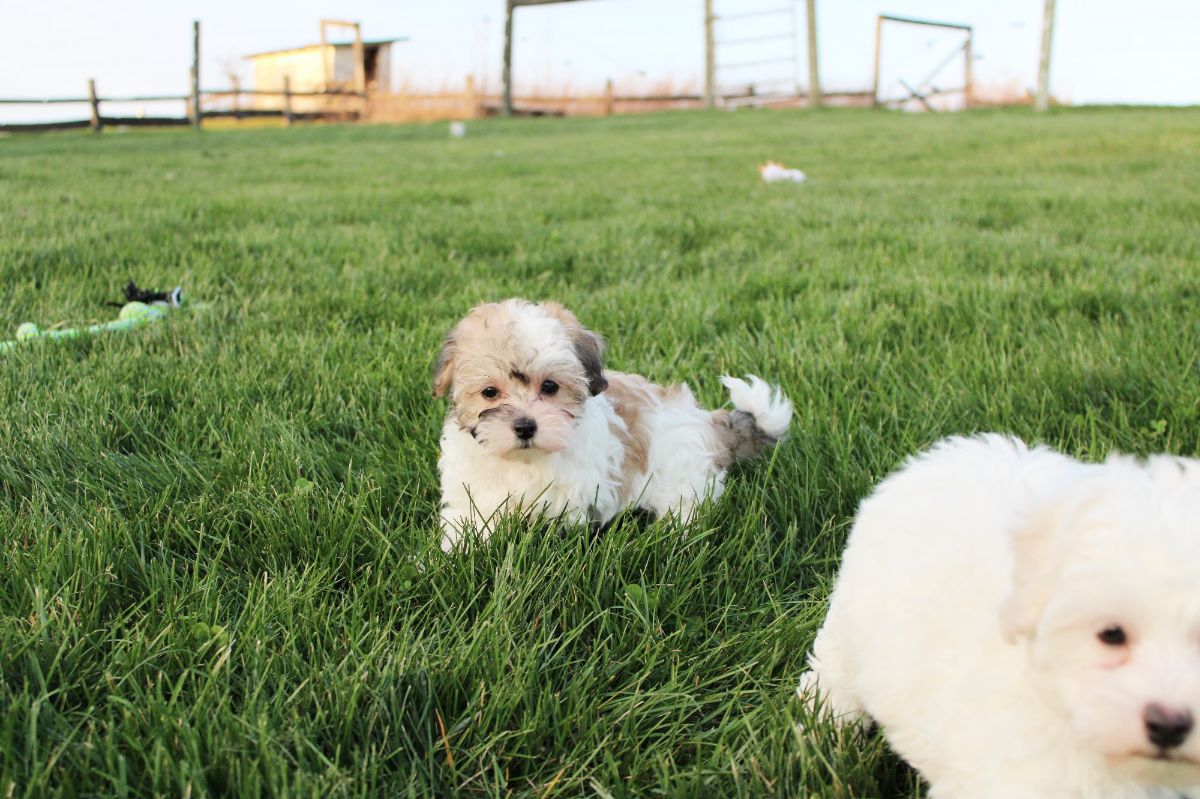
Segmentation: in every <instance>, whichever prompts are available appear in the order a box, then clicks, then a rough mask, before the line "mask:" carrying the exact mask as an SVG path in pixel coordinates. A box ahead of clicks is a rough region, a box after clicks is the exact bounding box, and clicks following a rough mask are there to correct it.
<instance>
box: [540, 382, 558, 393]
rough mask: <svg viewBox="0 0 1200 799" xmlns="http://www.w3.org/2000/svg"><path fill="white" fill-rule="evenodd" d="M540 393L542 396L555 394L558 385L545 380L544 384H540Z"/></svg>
mask: <svg viewBox="0 0 1200 799" xmlns="http://www.w3.org/2000/svg"><path fill="white" fill-rule="evenodd" d="M542 393H543V394H557V393H558V383H555V382H554V381H553V380H547V381H546V382H544V383H542Z"/></svg>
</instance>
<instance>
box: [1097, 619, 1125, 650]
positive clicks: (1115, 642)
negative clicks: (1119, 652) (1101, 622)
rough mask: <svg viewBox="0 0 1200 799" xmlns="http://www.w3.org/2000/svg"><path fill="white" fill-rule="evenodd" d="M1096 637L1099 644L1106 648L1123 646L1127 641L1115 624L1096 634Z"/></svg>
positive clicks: (1123, 632) (1121, 630)
mask: <svg viewBox="0 0 1200 799" xmlns="http://www.w3.org/2000/svg"><path fill="white" fill-rule="evenodd" d="M1096 637H1097V638H1099V639H1100V643H1102V644H1106V645H1108V646H1125V641H1126V640H1127V639H1126V636H1125V631H1124V630H1123V629H1121V628H1120V627H1118V626H1117V625H1115V624H1114V625H1113V626H1112V627H1105V628H1104V629H1103V630H1101V631H1100V632H1098V633H1096Z"/></svg>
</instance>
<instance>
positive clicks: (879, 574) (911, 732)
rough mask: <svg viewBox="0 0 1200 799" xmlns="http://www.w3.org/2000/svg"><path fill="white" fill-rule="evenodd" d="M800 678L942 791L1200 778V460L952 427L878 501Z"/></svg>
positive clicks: (1021, 792) (1158, 787)
mask: <svg viewBox="0 0 1200 799" xmlns="http://www.w3.org/2000/svg"><path fill="white" fill-rule="evenodd" d="M809 664H810V666H811V668H812V671H811V672H809V673H808V674H807V675H806V676H805V678H804V680H803V682H802V683H801V686H800V689H799V691H800V694H801V696H802V697H803V698H804V699H806V700H807V701H809V702H811V703H813V704H814V706H816V707H819V708H821V709H824V710H826V711H828V712H829V713H831V714H832V715H833V716H834V718H835V719H836V720H837V721H839V722H841V723H848V722H854V721H858V720H862V719H867V718H869V719H873V720H874V721H877V722H878V723H879V724H880V725H881V726H882V728H883V730H884V732H885V734H886V735H887V738H888V741H889V742H890V743H891V745H892V746H893V748H895V749H896V751H897V752H899V753H900V754H901V755H902V756H903V757H904V758H906V759H907V760H908V761H909V762H910V763H911V764H912V765H913V766H915V767H916V768H917V769H918V770H919V771H920V772H921V774H922V775H923V776H924V777H925V778H926V779H927V780H928V781H929V783H930V796H931V797H934V798H935V799H947V798H949V799H987V798H988V797H992V798H994V799H1018V798H1019V799H1117V798H1118V797H1120V798H1121V799H1133V798H1134V797H1138V798H1139V799H1146V798H1147V797H1163V798H1164V799H1165V797H1175V796H1178V794H1177V793H1176V792H1175V790H1174V789H1189V790H1195V789H1196V788H1197V787H1198V786H1200V733H1196V732H1194V731H1193V722H1194V718H1195V714H1196V713H1197V712H1200V461H1195V460H1187V459H1183V458H1175V457H1169V456H1157V457H1153V458H1150V459H1149V460H1147V461H1145V462H1139V461H1136V460H1134V459H1132V458H1127V457H1120V456H1114V457H1112V458H1110V459H1109V460H1108V461H1107V462H1105V463H1103V464H1084V463H1080V462H1078V461H1075V460H1072V459H1071V458H1068V457H1065V456H1063V455H1060V454H1058V453H1055V452H1052V451H1050V450H1048V449H1045V448H1036V449H1030V448H1028V447H1026V446H1025V445H1024V444H1023V443H1021V442H1020V441H1017V440H1015V439H1008V438H1002V437H1000V436H994V435H992V436H984V437H980V438H973V439H965V438H952V439H949V440H947V441H944V442H942V443H941V444H938V445H937V446H935V447H934V448H933V449H932V450H930V451H929V452H928V453H926V454H924V455H922V456H920V457H918V458H915V459H913V460H911V461H909V463H908V464H906V465H905V466H904V467H903V468H902V469H901V470H900V471H899V472H897V473H896V474H894V475H892V476H891V477H889V478H888V479H886V480H885V481H883V483H882V484H880V486H879V487H878V488H877V489H876V491H875V492H874V493H873V494H872V495H871V496H870V497H869V498H868V499H867V500H866V501H864V502H863V504H862V507H861V508H860V509H859V513H858V517H857V519H856V520H855V524H854V529H853V530H852V532H851V534H850V540H849V543H848V544H847V546H846V551H845V555H844V557H843V560H842V568H841V573H840V574H839V576H838V579H837V584H836V586H835V588H834V591H833V595H832V597H831V600H830V607H829V613H828V616H827V617H826V619H825V624H824V626H823V627H822V629H821V631H820V633H819V634H818V636H817V640H816V644H815V646H814V648H813V653H812V656H811V658H810V661H809Z"/></svg>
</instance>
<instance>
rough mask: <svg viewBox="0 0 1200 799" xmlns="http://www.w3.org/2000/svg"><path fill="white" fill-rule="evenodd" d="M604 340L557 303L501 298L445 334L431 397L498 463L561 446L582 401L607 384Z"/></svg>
mask: <svg viewBox="0 0 1200 799" xmlns="http://www.w3.org/2000/svg"><path fill="white" fill-rule="evenodd" d="M603 358H604V339H602V338H601V337H600V336H598V335H597V334H595V333H593V332H592V331H590V330H587V329H585V328H584V327H583V326H582V325H581V324H580V323H579V320H578V319H576V318H575V316H574V315H573V314H572V313H571V312H570V311H568V310H566V309H565V308H563V307H562V306H561V305H558V304H557V303H552V302H547V303H541V304H534V303H531V302H527V301H525V300H518V299H513V300H505V301H503V302H495V303H488V304H486V305H480V306H477V307H476V308H474V309H472V310H471V312H470V313H469V314H467V316H466V318H464V319H463V320H462V321H461V322H459V323H458V324H457V325H455V327H454V329H453V330H451V331H450V333H449V334H448V335H447V336H446V341H445V344H444V345H443V347H442V351H441V354H440V355H439V356H438V360H437V365H436V366H435V367H434V376H433V395H434V396H435V397H441V396H444V395H448V396H449V398H450V418H452V419H453V420H454V421H455V422H456V423H457V424H458V426H459V427H460V428H462V429H463V430H466V431H467V432H469V433H470V434H471V435H472V436H473V437H474V438H475V440H476V441H478V442H479V443H480V444H481V445H483V447H484V448H485V449H486V450H488V451H489V452H491V453H492V454H494V455H497V456H499V457H502V458H508V457H514V458H518V459H528V458H534V457H538V456H540V455H542V454H546V453H553V452H560V451H562V450H564V449H566V448H567V447H568V446H569V444H570V441H571V437H572V435H573V433H574V430H575V421H576V418H577V417H578V416H579V414H580V412H581V410H582V408H583V403H584V402H586V401H587V399H588V398H589V397H593V396H595V395H597V394H599V393H600V392H601V391H603V390H604V389H605V388H607V387H608V383H607V381H606V380H605V379H604V373H603V369H604V367H603Z"/></svg>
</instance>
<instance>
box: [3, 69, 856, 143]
mask: <svg viewBox="0 0 1200 799" xmlns="http://www.w3.org/2000/svg"><path fill="white" fill-rule="evenodd" d="M88 88H89V96H88V97H79V98H74V97H54V98H0V106H7V105H38V106H45V105H50V104H78V105H90V106H91V108H90V110H91V118H90V119H80V120H70V121H66V122H34V123H16V124H0V131H12V132H21V131H47V130H69V129H77V128H88V127H90V128H91V129H92V130H95V131H99V130H102V129H103V128H104V127H105V126H130V127H136V126H171V127H173V126H184V125H189V124H198V123H197V120H196V119H194V117H193V114H194V110H193V107H194V105H195V103H194V98H193V97H192V95H190V94H173V95H146V96H135V97H101V96H99V95H97V94H95V84H94V82H93V81H89V87H88ZM200 95H201V98H202V100H207V101H208V105H209V108H207V109H205V108H203V105H204V103H203V102H202V103H201V110H200V120H201V121H202V120H204V119H261V118H280V119H283V120H284V122H285V124H287V125H291V124H292V123H293V122H294V121H310V120H320V119H343V120H345V119H350V120H370V121H376V122H408V121H420V120H426V121H429V120H441V119H473V118H476V117H482V116H490V115H493V114H496V113H498V112H499V109H500V107H501V98H500V97H499V96H498V95H491V94H483V93H480V92H477V91H476V89H475V85H474V82H473V81H472V80H471V79H470V78H468V79H467V81H466V82H465V84H464V88H463V89H462V90H461V91H451V92H430V93H415V92H394V93H392V92H371V93H365V92H362V93H360V92H355V91H346V90H331V91H292V90H291V88H290V81H288V80H286V79H285V80H284V85H283V87H282V88H281V89H243V88H241V87H238V86H235V87H233V88H231V89H210V90H205V91H202V92H200ZM242 98H249V100H250V102H249V103H248V104H246V105H243V104H242V103H241V100H242ZM260 98H280V103H279V107H278V108H274V107H262V106H261V104H260V103H257V102H255V100H256V99H260ZM824 98H825V100H826V102H827V103H828V104H830V105H867V104H869V103H870V99H869V98H870V92H835V93H829V94H826V95H824ZM318 99H319V100H324V101H325V102H317V103H314V102H313V101H314V100H318ZM750 99H754V100H756V101H758V103H760V102H761V101H763V100H767V101H768V104H771V105H778V106H781V107H792V108H796V107H804V106H806V105H807V101H806V100H805V99H804V98H803V97H800V96H796V95H792V94H786V95H784V94H781V95H778V96H776V95H771V96H769V97H767V96H765V95H762V94H760V93H756V92H755V91H754V89H753V88H751V87H746V89H745V91H744V95H737V96H731V97H726V98H725V100H724V102H725V103H726V104H727V105H728V106H729V107H731V108H733V107H738V106H739V105H740V104H741V103H743V102H745V101H747V100H750ZM296 100H300V101H301V103H300V104H299V107H297V104H296V102H295V101H296ZM139 102H142V103H148V102H181V103H186V104H187V108H188V113H187V115H186V116H181V117H166V116H153V117H150V116H138V117H126V116H121V117H117V116H105V115H103V114H102V113H101V104H103V103H139ZM758 103H756V104H758ZM703 105H704V96H703V95H701V94H686V93H680V94H650V95H629V94H617V93H616V92H615V91H614V90H613V85H612V82H611V81H609V82H608V83H607V84H606V86H605V87H604V91H603V92H602V93H598V94H580V95H543V94H530V95H526V96H524V97H519V98H515V100H514V111H515V112H516V113H517V114H518V115H525V116H577V115H586V116H609V115H612V114H621V113H625V114H628V113H638V112H645V111H657V110H666V109H687V108H700V107H703ZM214 106H217V107H214Z"/></svg>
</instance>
